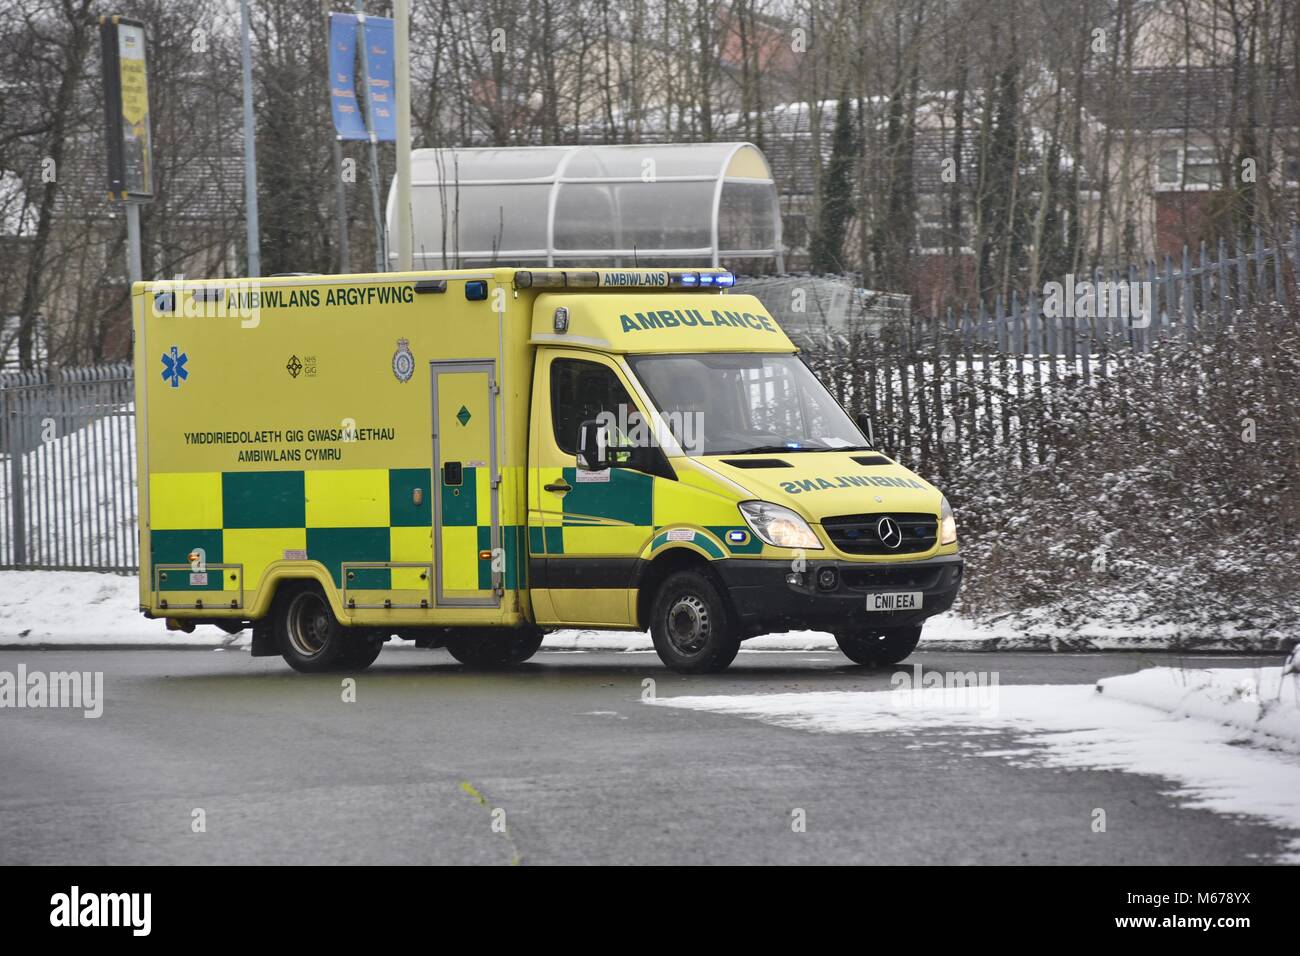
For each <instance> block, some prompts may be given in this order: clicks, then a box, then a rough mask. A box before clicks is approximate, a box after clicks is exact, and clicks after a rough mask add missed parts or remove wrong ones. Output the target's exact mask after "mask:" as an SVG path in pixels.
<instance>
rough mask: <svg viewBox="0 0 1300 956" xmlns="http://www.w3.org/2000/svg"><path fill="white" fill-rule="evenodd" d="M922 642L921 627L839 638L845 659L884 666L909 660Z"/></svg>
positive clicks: (856, 634) (864, 632)
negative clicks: (909, 656) (918, 643)
mask: <svg viewBox="0 0 1300 956" xmlns="http://www.w3.org/2000/svg"><path fill="white" fill-rule="evenodd" d="M920 640H921V627H920V625H917V626H916V627H888V628H875V629H864V630H860V631H854V632H852V633H848V632H841V633H839V634H836V635H835V643H837V644H839V646H840V650H841V651H843V652H844V656H845V657H847V658H848V659H849V660H851V661H853V663H855V664H866V665H868V666H875V667H881V666H884V665H887V664H897V663H898V662H899V661H902V660H905V659H906V658H907V657H908V655H910V654H911V653H912V652H913V651H914V650H916V645H917V642H919V641H920Z"/></svg>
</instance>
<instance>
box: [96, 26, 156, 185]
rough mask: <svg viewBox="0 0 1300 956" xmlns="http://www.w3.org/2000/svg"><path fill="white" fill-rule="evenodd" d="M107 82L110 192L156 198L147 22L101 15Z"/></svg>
mask: <svg viewBox="0 0 1300 956" xmlns="http://www.w3.org/2000/svg"><path fill="white" fill-rule="evenodd" d="M99 40H100V52H101V58H100V59H101V63H102V75H103V83H104V139H105V142H106V143H107V146H108V192H109V195H110V196H111V197H112V198H113V199H122V200H126V199H135V200H148V199H152V198H153V193H154V183H153V133H152V131H151V130H150V127H149V68H148V63H147V61H146V59H145V34H144V24H143V23H138V22H136V21H134V20H125V19H123V18H122V17H116V16H114V17H100V18H99Z"/></svg>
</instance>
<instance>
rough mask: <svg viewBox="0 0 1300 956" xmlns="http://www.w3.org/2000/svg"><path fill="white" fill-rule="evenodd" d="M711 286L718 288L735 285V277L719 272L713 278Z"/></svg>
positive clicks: (728, 273)
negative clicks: (718, 286) (717, 286)
mask: <svg viewBox="0 0 1300 956" xmlns="http://www.w3.org/2000/svg"><path fill="white" fill-rule="evenodd" d="M713 284H714V285H720V286H731V285H735V284H736V277H735V275H733V274H732V273H730V272H721V273H719V274H718V275H716V276H714V277H713Z"/></svg>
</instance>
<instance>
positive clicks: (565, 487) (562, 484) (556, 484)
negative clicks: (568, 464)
mask: <svg viewBox="0 0 1300 956" xmlns="http://www.w3.org/2000/svg"><path fill="white" fill-rule="evenodd" d="M542 487H543V488H545V489H546V490H547V491H554V492H557V493H559V494H564V493H565V492H566V491H572V490H573V486H572V485H571V484H569V483H568V482H567V481H565V480H564V479H563V478H557V479H556V480H555V481H553V482H551V483H550V484H549V485H542Z"/></svg>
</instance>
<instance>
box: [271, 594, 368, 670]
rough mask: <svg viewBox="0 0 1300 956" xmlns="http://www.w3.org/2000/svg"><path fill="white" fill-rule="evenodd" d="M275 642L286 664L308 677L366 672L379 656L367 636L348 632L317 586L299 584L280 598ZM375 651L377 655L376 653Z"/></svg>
mask: <svg viewBox="0 0 1300 956" xmlns="http://www.w3.org/2000/svg"><path fill="white" fill-rule="evenodd" d="M272 613H273V615H274V618H275V621H274V627H275V638H276V643H277V644H278V645H279V647H280V656H281V657H283V658H284V660H285V663H286V664H288V665H289V666H290V667H292V668H293V669H294V670H296V671H301V672H302V673H304V674H320V673H325V672H328V671H336V670H362V669H364V668H366V667H369V666H370V664H371V663H372V662H373V661H374V659H375V657H377V656H378V654H379V650H378V645H375V646H374V647H373V648H372V646H371V642H370V641H368V640H367V633H366V632H365V631H364V630H361V629H354V628H347V627H344V626H343V625H342V624H340V623H339V621H338V618H336V617H335V616H334V609H333V608H331V607H330V602H329V601H328V600H327V599H326V597H325V594H324V592H323V591H321V589H320V587H319V586H317V585H316V584H297V585H292V586H288V587H286V588H284V589H282V590H281V592H280V594H278V595H277V596H276V603H275V609H274V611H273V612H272ZM372 650H373V653H372Z"/></svg>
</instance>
